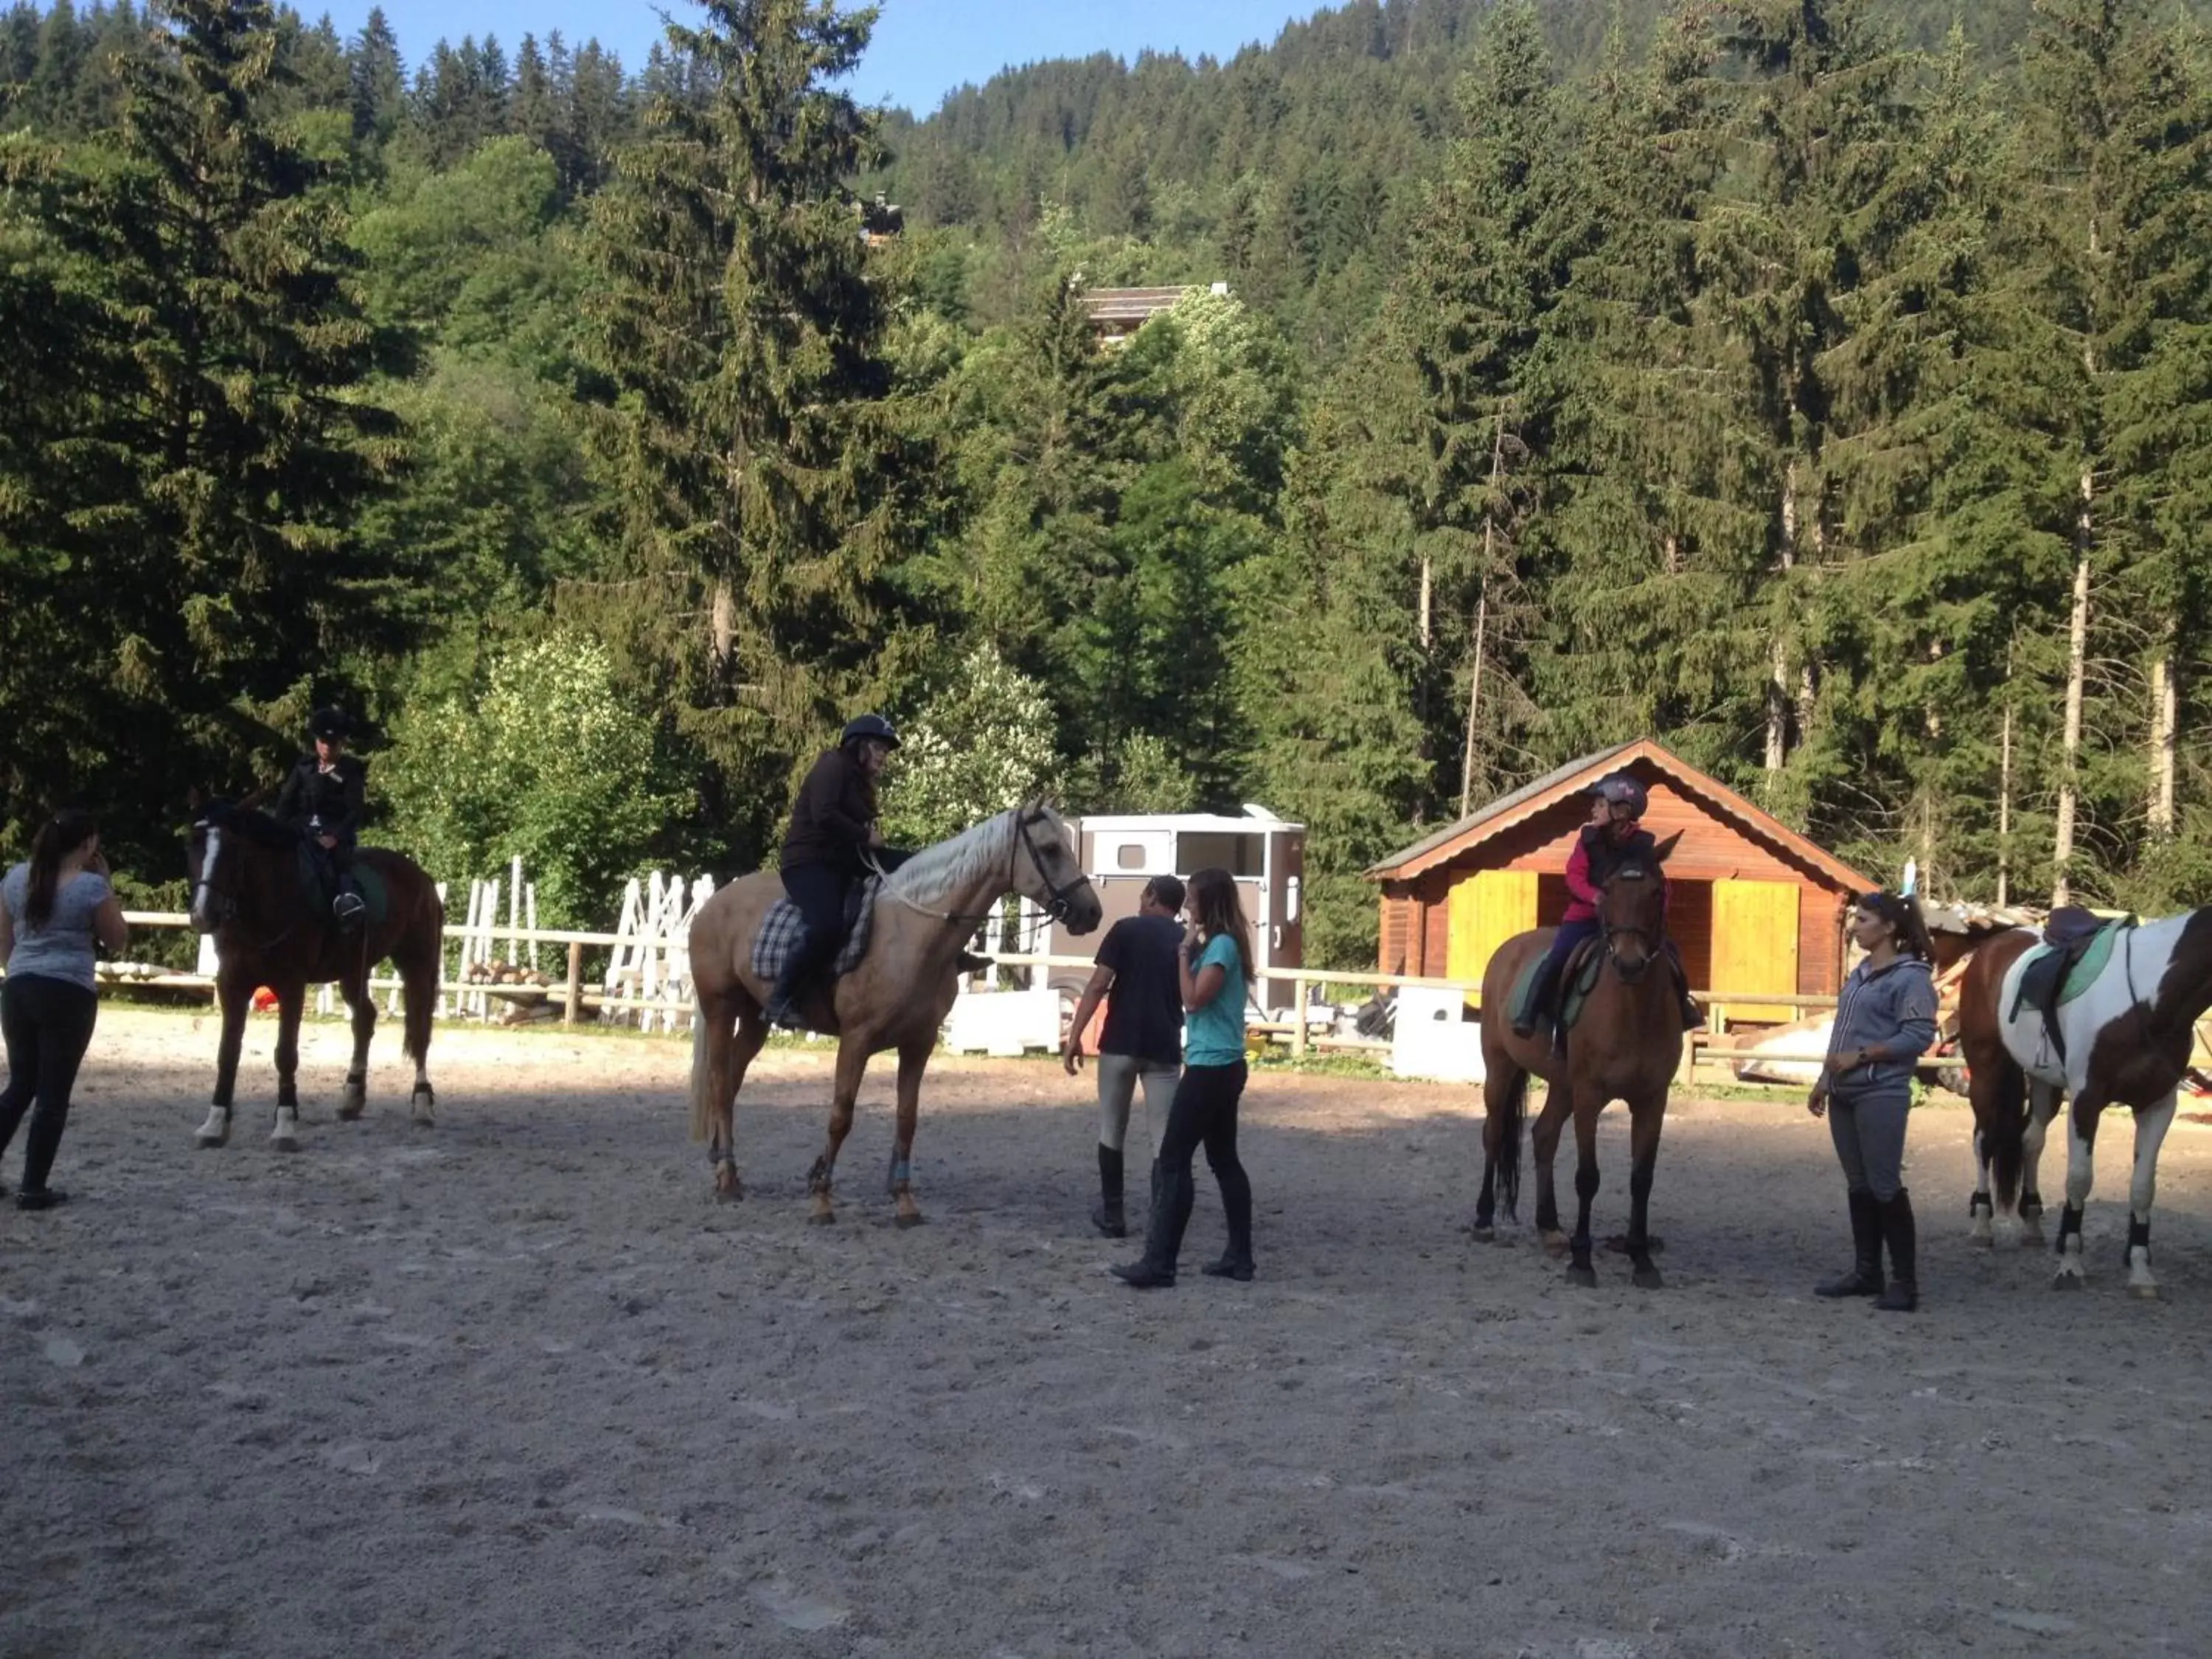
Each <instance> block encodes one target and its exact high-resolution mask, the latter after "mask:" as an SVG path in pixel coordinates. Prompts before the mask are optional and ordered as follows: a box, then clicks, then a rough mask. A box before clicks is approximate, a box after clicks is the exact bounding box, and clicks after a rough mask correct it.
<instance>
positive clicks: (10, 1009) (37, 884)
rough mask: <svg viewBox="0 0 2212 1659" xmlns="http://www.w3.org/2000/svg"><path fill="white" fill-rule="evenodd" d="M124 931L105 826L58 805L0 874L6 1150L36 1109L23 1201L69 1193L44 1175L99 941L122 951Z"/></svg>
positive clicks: (57, 1135)
mask: <svg viewBox="0 0 2212 1659" xmlns="http://www.w3.org/2000/svg"><path fill="white" fill-rule="evenodd" d="M125 937H126V930H125V927H124V925H123V908H122V906H121V905H119V904H118V903H117V902H115V893H114V890H113V889H112V888H111V887H110V886H109V885H108V882H107V860H106V859H105V858H103V857H101V856H100V826H99V825H98V824H97V823H94V822H93V820H92V817H91V815H90V814H88V813H85V812H62V813H59V814H58V815H57V816H56V817H53V818H52V820H51V821H49V822H48V823H47V824H46V827H45V828H44V829H40V831H39V834H38V838H37V839H36V840H34V841H33V842H32V843H31V856H30V858H29V859H28V860H26V861H25V862H23V863H21V864H19V865H17V866H15V868H14V869H12V870H10V871H9V872H8V873H7V875H6V877H5V878H0V967H4V968H5V969H7V970H8V977H7V979H6V981H4V983H0V1036H4V1037H5V1038H6V1042H7V1046H8V1086H7V1088H6V1089H5V1090H4V1091H0V1152H5V1151H6V1150H7V1146H8V1143H9V1141H11V1140H13V1139H15V1130H16V1128H17V1127H18V1126H19V1125H21V1122H22V1121H23V1115H24V1114H25V1113H26V1112H29V1113H30V1115H31V1133H30V1135H29V1137H28V1139H26V1140H25V1142H24V1143H23V1184H22V1187H21V1189H20V1190H19V1191H18V1192H17V1193H16V1194H15V1205H16V1207H17V1208H19V1209H24V1210H50V1209H52V1207H53V1206H55V1205H57V1204H59V1203H60V1202H62V1200H64V1199H65V1198H66V1197H67V1196H68V1194H66V1193H63V1192H59V1191H57V1190H56V1189H55V1188H52V1187H49V1186H48V1185H47V1184H46V1176H48V1175H49V1174H50V1173H51V1172H52V1170H53V1167H54V1154H55V1153H56V1152H58V1151H59V1150H60V1148H61V1144H62V1126H63V1125H64V1123H66V1122H67V1121H69V1109H70V1090H71V1089H72V1088H73V1087H75V1086H76V1070H77V1067H78V1066H79V1065H81V1064H82V1062H83V1060H84V1051H85V1050H86V1048H88V1047H90V1046H91V1043H92V1025H93V1020H94V1016H95V1015H96V1014H97V1012H99V1007H100V998H99V993H98V985H99V981H97V980H96V979H95V978H94V974H93V963H94V959H95V958H94V945H95V944H98V945H106V946H107V948H108V949H109V950H111V951H119V950H121V949H122V948H123V945H124V940H125Z"/></svg>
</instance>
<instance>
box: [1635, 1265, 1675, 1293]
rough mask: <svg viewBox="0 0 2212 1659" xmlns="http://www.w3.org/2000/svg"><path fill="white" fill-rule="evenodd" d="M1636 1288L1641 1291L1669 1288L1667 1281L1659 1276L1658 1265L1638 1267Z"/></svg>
mask: <svg viewBox="0 0 2212 1659" xmlns="http://www.w3.org/2000/svg"><path fill="white" fill-rule="evenodd" d="M1636 1288H1637V1289H1638V1290H1639V1291H1663V1290H1665V1289H1666V1288H1667V1281H1666V1280H1665V1279H1662V1278H1661V1277H1660V1276H1659V1270H1658V1269H1657V1268H1656V1267H1638V1269H1637V1270H1636Z"/></svg>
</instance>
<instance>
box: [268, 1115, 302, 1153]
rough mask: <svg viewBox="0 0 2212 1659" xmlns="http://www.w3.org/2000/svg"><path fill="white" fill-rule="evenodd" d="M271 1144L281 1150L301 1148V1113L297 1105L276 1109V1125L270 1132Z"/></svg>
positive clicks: (287, 1150) (296, 1150) (291, 1150)
mask: <svg viewBox="0 0 2212 1659" xmlns="http://www.w3.org/2000/svg"><path fill="white" fill-rule="evenodd" d="M269 1144H270V1146H273V1147H275V1148H276V1150H277V1151H278V1152H298V1151H299V1150H300V1113H299V1109H297V1108H296V1107H292V1106H279V1107H278V1108H277V1109H276V1128H275V1129H274V1130H272V1131H271V1132H270V1136H269Z"/></svg>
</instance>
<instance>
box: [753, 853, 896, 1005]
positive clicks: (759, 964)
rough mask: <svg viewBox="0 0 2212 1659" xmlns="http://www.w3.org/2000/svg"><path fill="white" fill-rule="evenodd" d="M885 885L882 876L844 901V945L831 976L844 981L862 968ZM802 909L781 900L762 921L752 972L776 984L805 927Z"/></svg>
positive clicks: (755, 942) (756, 936)
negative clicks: (801, 914)
mask: <svg viewBox="0 0 2212 1659" xmlns="http://www.w3.org/2000/svg"><path fill="white" fill-rule="evenodd" d="M883 884H884V882H883V878H882V877H881V876H870V877H869V878H867V880H866V881H864V882H862V883H861V884H860V885H859V886H857V887H855V888H854V889H853V890H852V893H851V895H850V896H848V897H847V899H846V900H845V942H844V944H843V945H840V946H839V947H838V950H837V958H836V961H835V962H834V963H831V964H830V969H829V972H830V975H831V977H833V978H842V977H843V976H844V975H847V974H849V973H851V972H852V971H853V969H855V968H857V967H859V966H860V958H861V957H865V956H866V955H867V954H868V938H869V935H870V934H871V933H873V932H874V931H875V928H874V922H875V916H876V890H877V889H878V888H880V887H881V886H882V885H883ZM805 926H806V923H805V921H804V920H803V919H802V918H801V917H800V915H799V907H798V906H797V905H795V904H793V902H791V901H790V900H789V899H787V898H785V899H778V900H777V901H776V902H775V903H774V904H772V905H770V906H769V912H768V914H767V915H765V916H763V917H762V918H761V925H760V932H759V933H756V934H754V935H753V972H754V974H755V975H757V976H758V977H759V978H762V979H764V980H767V981H770V982H771V983H773V982H774V981H775V977H776V975H779V974H781V972H782V971H783V964H784V962H785V961H786V959H787V958H788V957H790V955H791V953H792V951H793V949H794V948H795V947H796V946H797V945H798V944H799V933H800V932H801V931H802V930H803V929H804V928H805Z"/></svg>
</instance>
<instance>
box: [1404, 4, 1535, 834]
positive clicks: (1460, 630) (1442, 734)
mask: <svg viewBox="0 0 2212 1659" xmlns="http://www.w3.org/2000/svg"><path fill="white" fill-rule="evenodd" d="M1461 99H1462V109H1463V112H1464V116H1465V119H1466V121H1467V126H1468V130H1467V132H1466V135H1465V137H1463V138H1462V140H1461V141H1460V142H1459V143H1456V144H1455V145H1454V147H1453V149H1452V153H1451V157H1450V160H1449V162H1448V164H1447V166H1446V168H1445V172H1444V174H1443V178H1442V179H1440V180H1438V182H1437V185H1436V187H1435V188H1434V190H1433V191H1431V196H1430V199H1429V202H1428V204H1427V205H1426V207H1425V210H1424V211H1423V213H1422V216H1421V218H1420V220H1419V223H1418V225H1417V227H1416V228H1415V233H1414V238H1413V246H1412V248H1411V249H1410V251H1409V254H1408V257H1407V265H1406V270H1405V273H1404V275H1403V276H1402V277H1401V284H1400V289H1399V292H1398V295H1397V296H1396V299H1397V303H1398V305H1399V307H1400V314H1401V322H1400V328H1401V331H1402V333H1403V336H1404V337H1405V338H1406V339H1407V342H1408V343H1409V344H1410V345H1411V348H1412V350H1413V361H1414V365H1415V367H1416V368H1417V369H1418V371H1419V377H1420V387H1421V393H1422V419H1421V433H1420V439H1419V442H1420V447H1421V458H1422V459H1421V467H1420V471H1419V477H1418V481H1417V483H1416V485H1415V488H1416V491H1417V494H1416V496H1415V499H1414V501H1413V521H1414V523H1415V525H1416V526H1417V529H1418V533H1419V543H1418V547H1419V554H1420V558H1421V582H1422V591H1423V602H1422V605H1421V606H1420V620H1419V629H1420V641H1421V646H1422V648H1423V652H1424V654H1425V657H1426V659H1427V665H1428V671H1427V673H1426V674H1425V677H1424V683H1423V687H1422V704H1423V706H1422V708H1421V709H1420V710H1419V713H1420V715H1421V718H1422V720H1423V723H1424V725H1425V726H1426V727H1427V729H1428V731H1429V733H1430V742H1431V754H1432V756H1433V757H1434V760H1435V764H1436V768H1437V799H1438V800H1439V801H1449V802H1452V803H1454V804H1458V803H1460V802H1462V801H1465V800H1468V799H1469V798H1470V797H1471V796H1472V793H1473V792H1474V789H1475V787H1477V786H1478V785H1484V784H1487V783H1489V782H1490V781H1492V778H1493V776H1494V775H1495V750H1496V745H1495V744H1494V742H1493V741H1492V740H1491V738H1492V734H1491V732H1490V730H1489V729H1488V727H1487V726H1486V721H1485V717H1484V715H1483V713H1482V709H1483V705H1484V702H1485V700H1486V698H1487V699H1488V701H1489V703H1490V706H1491V708H1492V710H1493V712H1494V711H1495V709H1496V708H1497V706H1498V702H1499V700H1500V699H1499V696H1498V694H1499V692H1500V691H1501V690H1504V689H1505V688H1507V687H1510V685H1511V683H1512V680H1513V669H1512V667H1511V660H1512V659H1511V656H1510V647H1506V648H1501V646H1502V644H1503V643H1504V639H1505V637H1506V636H1510V635H1512V634H1514V633H1516V632H1517V631H1518V629H1517V628H1516V627H1515V626H1512V625H1510V624H1511V623H1514V622H1516V621H1517V617H1516V611H1517V608H1518V590H1519V583H1518V576H1519V573H1520V568H1521V566H1520V562H1519V558H1518V554H1519V540H1520V532H1521V530H1522V521H1523V519H1524V517H1525V513H1526V508H1527V502H1528V495H1527V490H1526V487H1525V480H1524V478H1523V477H1522V475H1523V474H1524V473H1526V472H1528V471H1533V470H1534V469H1537V468H1540V467H1541V465H1543V464H1544V458H1545V456H1546V455H1547V446H1548V442H1549V439H1550V435H1551V430H1552V423H1553V415H1554V413H1555V408H1554V404H1555V395H1554V393H1553V391H1552V390H1551V388H1550V387H1548V386H1547V385H1546V384H1545V382H1544V379H1543V377H1542V375H1541V362H1542V354H1541V351H1540V349H1539V348H1540V344H1541V341H1542V339H1543V338H1544V336H1545V332H1546V330H1547V324H1548V322H1549V319H1550V314H1551V313H1552V311H1553V308H1554V307H1556V306H1557V305H1558V304H1559V300H1560V298H1561V295H1562V293H1563V291H1564V289H1565V281H1566V276H1567V274H1568V270H1569V267H1570V263H1571V258H1572V255H1573V252H1574V249H1573V246H1572V244H1571V215H1570V214H1569V213H1568V211H1567V210H1568V208H1569V205H1570V204H1569V201H1568V198H1567V196H1566V194H1565V185H1566V184H1567V182H1568V179H1569V177H1570V176H1571V175H1570V174H1569V173H1567V172H1566V171H1565V169H1563V168H1561V167H1559V157H1560V154H1561V150H1562V148H1563V144H1562V141H1563V138H1564V136H1565V133H1564V129H1563V126H1562V124H1561V122H1560V121H1559V115H1558V111H1557V108H1556V106H1555V102H1554V100H1553V90H1552V85H1551V75H1550V69H1549V64H1548V63H1547V53H1546V48H1545V45H1544V39H1543V33H1542V28H1541V25H1540V23H1539V22H1538V20H1537V17H1536V12H1535V8H1534V3H1533V0H1506V3H1504V4H1502V5H1501V6H1499V8H1498V10H1497V11H1496V12H1495V13H1493V14H1492V16H1491V18H1490V20H1489V21H1488V23H1487V25H1486V27H1485V29H1484V32H1483V36H1482V41H1481V45H1480V50H1479V53H1478V57H1477V63H1476V67H1475V69H1474V72H1473V74H1472V75H1471V76H1470V77H1469V79H1468V83H1467V85H1466V87H1465V88H1463V90H1462V94H1461ZM1455 680H1456V681H1457V682H1458V683H1457V684H1454V682H1455Z"/></svg>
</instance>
